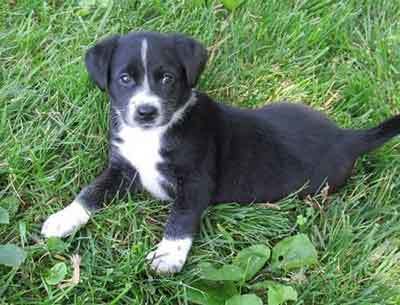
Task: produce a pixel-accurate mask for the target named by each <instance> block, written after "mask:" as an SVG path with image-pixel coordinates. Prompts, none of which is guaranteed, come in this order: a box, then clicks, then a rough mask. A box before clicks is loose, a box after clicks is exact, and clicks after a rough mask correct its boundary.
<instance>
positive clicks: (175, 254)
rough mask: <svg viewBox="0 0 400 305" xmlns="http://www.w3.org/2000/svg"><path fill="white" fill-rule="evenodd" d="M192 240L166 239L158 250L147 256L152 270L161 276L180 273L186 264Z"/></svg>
mask: <svg viewBox="0 0 400 305" xmlns="http://www.w3.org/2000/svg"><path fill="white" fill-rule="evenodd" d="M191 246H192V239H191V238H185V239H165V238H163V240H162V241H161V242H160V243H159V244H158V246H157V250H155V251H152V252H150V253H149V254H148V255H147V257H146V258H147V260H148V261H149V262H150V267H151V269H152V270H154V271H156V272H157V273H160V274H166V273H167V274H174V273H177V272H180V271H181V270H182V268H183V265H184V264H185V262H186V258H187V255H188V253H189V250H190V247H191Z"/></svg>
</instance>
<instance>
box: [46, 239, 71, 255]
mask: <svg viewBox="0 0 400 305" xmlns="http://www.w3.org/2000/svg"><path fill="white" fill-rule="evenodd" d="M66 248H67V245H66V244H65V243H64V242H63V241H62V240H61V239H60V238H58V237H49V238H48V239H47V249H48V250H49V251H50V252H55V253H57V252H63V251H64V250H65V249H66Z"/></svg>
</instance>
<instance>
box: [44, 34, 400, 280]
mask: <svg viewBox="0 0 400 305" xmlns="http://www.w3.org/2000/svg"><path fill="white" fill-rule="evenodd" d="M206 61H207V52H206V49H205V48H204V47H203V46H202V45H201V44H200V43H198V42H197V41H195V40H193V39H191V38H188V37H185V36H182V35H175V34H171V35H165V34H159V33H150V32H139V33H130V34H128V35H124V36H113V37H110V38H108V39H105V40H103V41H101V42H99V43H98V44H97V45H95V46H94V47H92V48H91V49H89V50H88V52H87V54H86V58H85V63H86V68H87V70H88V73H89V75H90V77H91V78H92V79H93V81H94V82H95V83H96V84H97V86H98V87H99V88H100V89H102V90H105V91H106V92H107V93H108V95H109V97H110V102H111V114H110V139H109V160H108V166H107V167H106V169H105V170H104V171H103V172H102V173H101V174H100V175H99V176H98V177H97V178H96V179H95V180H94V181H93V182H92V183H91V184H90V185H88V186H86V187H85V188H84V189H83V190H82V191H81V192H80V193H79V195H78V196H77V197H76V198H75V200H74V201H73V202H72V203H71V204H70V205H68V206H67V207H65V208H64V209H63V210H61V211H59V212H57V213H55V214H53V215H51V216H50V217H49V218H48V219H47V220H46V222H45V223H44V225H43V228H42V234H43V235H44V236H46V237H50V236H58V237H62V236H66V235H68V234H70V233H71V232H72V231H73V230H75V229H77V228H78V227H80V226H82V225H83V224H85V223H86V222H87V221H88V220H89V218H90V216H91V215H92V214H93V213H94V212H95V211H96V210H98V209H99V208H101V207H102V206H103V205H104V204H107V203H109V202H110V200H111V199H113V198H114V197H115V196H116V195H117V194H118V195H123V194H126V193H127V192H136V191H140V190H145V191H147V192H149V193H150V194H152V195H153V196H154V197H155V198H157V199H159V200H166V201H172V202H173V204H172V207H171V213H170V215H169V219H168V222H167V224H166V226H165V232H164V237H163V239H162V240H161V242H160V243H159V245H158V247H157V249H156V250H155V251H154V252H151V253H150V254H149V255H148V260H149V261H150V264H151V268H152V269H154V270H155V271H157V272H158V273H175V272H179V271H180V270H181V269H182V267H183V265H184V263H185V261H186V258H187V255H188V252H189V250H190V248H191V245H192V239H193V236H194V234H195V233H196V232H197V230H198V228H199V223H200V218H201V215H202V213H203V212H204V210H205V209H206V208H207V207H208V206H209V205H211V204H216V203H229V202H239V203H252V202H273V201H277V200H279V199H281V198H284V197H285V196H288V195H289V194H291V193H293V192H295V191H297V190H299V189H302V191H301V192H300V196H306V195H308V194H315V193H316V192H318V190H319V189H320V187H321V186H322V185H323V184H325V183H328V185H329V190H330V191H331V192H333V191H335V190H337V189H338V187H340V186H341V185H343V183H344V182H345V180H346V178H347V177H348V176H349V175H350V173H351V171H352V168H353V165H354V162H355V161H356V159H357V158H358V157H359V156H360V155H361V154H363V153H365V152H368V151H370V150H372V149H374V148H377V147H379V146H380V145H382V144H383V143H384V142H386V141H387V140H389V139H390V138H392V137H393V136H395V135H397V134H398V133H399V132H400V117H399V116H396V117H394V118H392V119H390V120H388V121H386V122H384V123H382V124H381V125H379V126H378V127H376V128H372V129H367V130H349V129H341V128H338V127H336V126H335V125H334V124H333V123H332V122H331V121H330V120H329V119H328V118H326V117H325V116H324V115H322V114H321V113H319V112H316V111H314V110H312V109H310V108H308V107H305V106H301V105H295V104H288V103H276V104H272V105H268V106H265V107H262V108H259V109H255V110H253V109H251V110H250V109H238V108H234V107H231V106H228V105H224V104H220V103H216V102H214V101H213V100H212V99H211V98H210V97H208V96H207V95H206V94H203V93H200V92H197V91H195V90H194V89H193V88H194V87H195V85H196V83H197V81H198V79H199V77H200V74H201V73H202V71H203V69H204V66H205V64H206Z"/></svg>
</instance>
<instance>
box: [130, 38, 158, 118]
mask: <svg viewBox="0 0 400 305" xmlns="http://www.w3.org/2000/svg"><path fill="white" fill-rule="evenodd" d="M140 55H141V57H142V64H143V69H144V74H143V84H142V86H141V87H140V88H139V89H137V90H136V93H135V94H134V95H132V96H131V98H130V99H129V110H128V111H129V120H130V122H129V123H131V124H132V125H133V123H134V122H133V117H134V113H135V111H136V108H137V107H139V106H140V105H151V106H154V107H156V108H157V110H158V112H159V113H160V111H161V99H160V98H159V97H158V96H157V95H155V94H153V93H152V92H151V90H150V86H149V76H148V71H147V40H146V39H143V40H142V46H141V49H140ZM160 120H161V115H160V116H159V117H158V121H157V122H155V124H159V122H160Z"/></svg>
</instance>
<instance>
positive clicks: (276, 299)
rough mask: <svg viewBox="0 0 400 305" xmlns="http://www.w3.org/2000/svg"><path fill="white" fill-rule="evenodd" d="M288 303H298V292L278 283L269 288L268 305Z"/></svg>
mask: <svg viewBox="0 0 400 305" xmlns="http://www.w3.org/2000/svg"><path fill="white" fill-rule="evenodd" d="M286 301H297V292H296V290H294V289H293V288H292V287H290V286H285V285H281V284H277V283H276V284H273V285H271V286H270V287H269V288H268V305H281V304H283V303H284V302H286Z"/></svg>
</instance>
